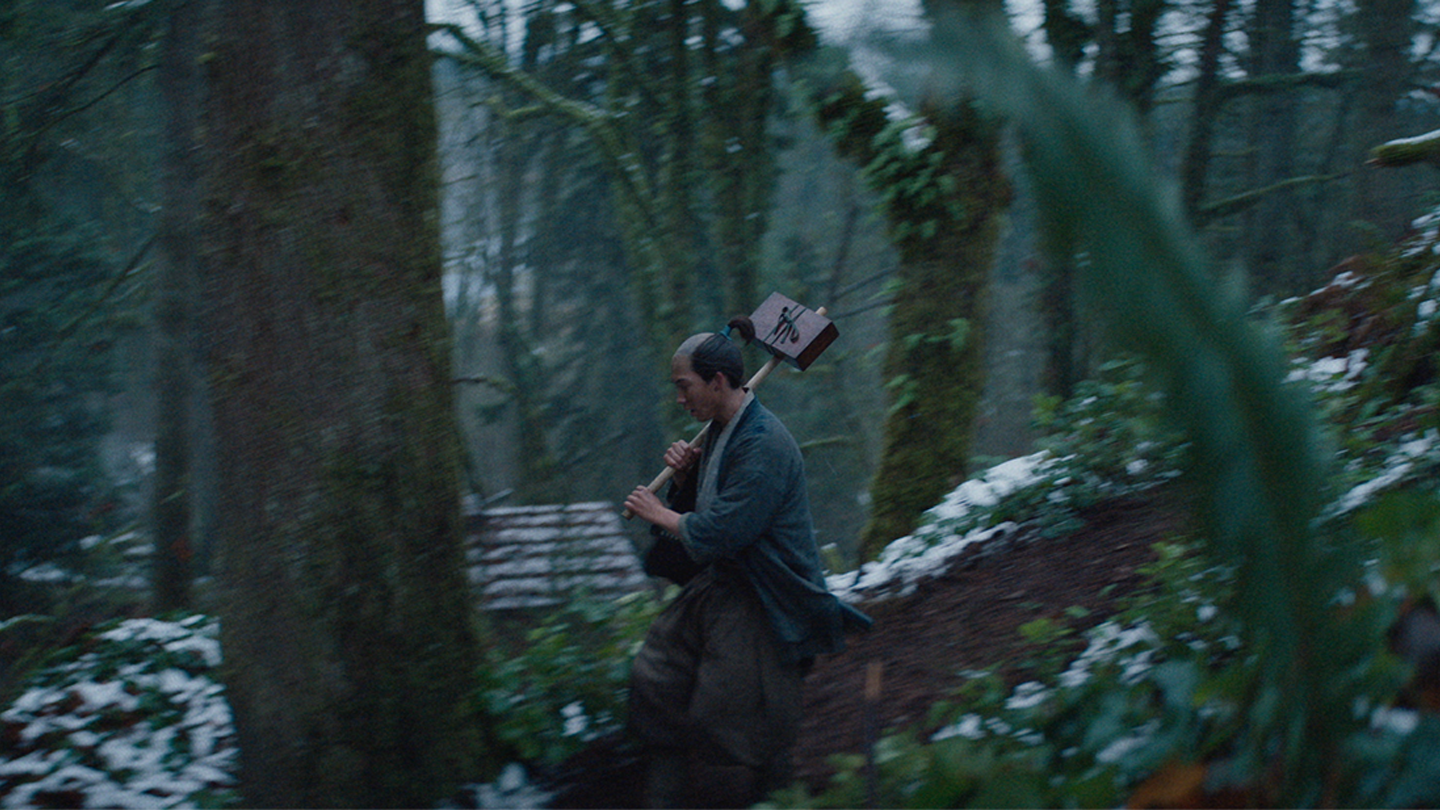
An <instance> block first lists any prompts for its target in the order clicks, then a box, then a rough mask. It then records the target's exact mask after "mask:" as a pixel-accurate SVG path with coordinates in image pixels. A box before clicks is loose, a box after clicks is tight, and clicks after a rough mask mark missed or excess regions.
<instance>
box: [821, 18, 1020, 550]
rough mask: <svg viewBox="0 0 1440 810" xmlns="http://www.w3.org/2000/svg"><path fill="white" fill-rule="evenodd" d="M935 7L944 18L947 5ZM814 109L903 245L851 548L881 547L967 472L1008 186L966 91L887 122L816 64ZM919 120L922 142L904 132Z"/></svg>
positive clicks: (882, 112)
mask: <svg viewBox="0 0 1440 810" xmlns="http://www.w3.org/2000/svg"><path fill="white" fill-rule="evenodd" d="M936 5H938V6H940V7H941V9H940V10H939V12H938V13H937V11H936V10H935V9H931V10H930V11H931V14H932V16H935V17H936V18H937V19H938V21H939V24H942V25H943V24H948V22H949V19H950V17H949V15H948V13H946V10H945V9H944V4H943V3H941V4H936ZM810 72H811V73H812V74H813V75H814V78H813V79H812V80H813V81H814V82H815V83H816V86H817V89H816V91H815V95H816V98H817V100H818V102H819V103H818V106H817V116H818V118H819V121H820V123H821V125H822V126H823V127H824V128H826V130H827V131H829V132H831V133H832V134H833V136H834V138H835V141H836V148H837V149H838V150H839V151H840V153H841V154H843V155H846V156H847V157H849V158H850V159H852V160H854V161H856V162H857V163H859V164H861V165H863V166H864V167H865V171H866V174H867V177H868V179H869V181H870V183H871V186H872V188H873V189H874V190H875V191H876V193H877V194H878V195H879V196H880V198H881V200H882V206H883V209H884V213H885V216H886V219H887V220H888V222H889V224H890V231H891V237H892V239H893V240H894V242H895V244H896V246H897V247H898V249H899V251H900V268H899V270H898V272H897V276H898V278H897V279H896V282H895V284H894V286H893V289H894V295H893V299H892V303H891V314H890V340H889V344H888V346H887V352H886V360H885V374H886V377H887V382H886V387H887V388H889V389H890V411H889V414H888V416H887V419H886V423H885V431H884V448H883V450H882V452H881V458H880V464H879V468H878V470H877V471H876V473H875V477H874V481H873V483H872V485H871V490H870V494H871V515H870V522H869V524H868V525H867V526H866V527H865V530H864V532H863V533H862V535H861V540H860V549H859V555H860V558H861V559H868V558H871V557H874V556H875V555H877V554H878V553H879V552H880V550H881V549H883V548H884V546H885V545H886V544H887V543H889V542H890V541H891V540H894V539H895V538H897V537H900V536H902V535H905V534H907V533H909V532H910V530H911V529H913V528H914V526H915V523H916V521H917V520H918V519H919V517H920V514H921V513H922V512H923V511H924V510H925V509H928V508H929V507H931V506H933V505H934V504H935V503H936V502H937V501H938V500H939V499H940V497H941V496H943V495H944V493H945V492H946V491H948V490H949V489H951V488H953V487H954V486H955V485H956V484H957V483H959V482H960V481H962V480H964V476H965V475H966V473H967V472H968V466H969V463H970V454H971V439H972V435H973V428H974V417H975V413H976V408H977V405H978V402H979V399H980V393H981V391H982V389H983V387H984V380H985V367H984V357H985V353H984V342H983V340H984V333H985V327H986V311H985V310H986V303H987V300H986V299H987V295H988V284H987V280H988V275H989V271H990V266H991V264H992V263H993V261H994V255H995V249H996V246H997V244H998V241H999V234H1000V229H999V214H1000V212H1001V211H1002V210H1003V209H1004V206H1005V205H1006V204H1007V203H1008V201H1009V195H1010V186H1009V183H1008V182H1007V181H1006V179H1005V177H1004V175H1003V172H1002V171H1001V167H1000V163H1001V159H1000V158H1001V155H1000V148H999V125H998V122H997V121H995V120H994V119H993V118H990V117H988V116H986V114H985V113H984V112H983V111H981V110H980V109H978V108H976V107H975V106H974V105H973V104H971V103H970V102H969V101H968V100H966V99H963V98H962V99H960V100H951V99H946V100H945V101H944V102H943V103H942V102H940V101H939V100H938V97H935V96H928V95H927V96H926V97H925V98H923V99H922V103H924V104H925V107H924V108H923V109H922V111H921V116H920V120H919V121H899V122H891V121H890V120H889V117H888V115H887V112H886V107H887V104H888V102H887V100H886V99H884V98H874V97H867V90H866V88H865V86H864V84H863V83H862V82H861V81H860V80H859V78H858V77H857V76H856V75H855V74H854V73H851V72H849V71H848V70H838V71H837V70H834V69H833V68H831V69H830V70H828V71H825V70H824V69H823V68H821V69H819V70H818V71H817V70H816V69H815V68H812V69H811V71H810ZM922 123H923V127H924V130H925V132H926V134H927V136H928V137H927V139H926V142H925V143H924V144H923V146H920V147H919V148H913V147H912V146H911V145H910V144H909V143H907V141H906V140H905V138H904V132H905V130H906V129H907V128H909V127H911V126H920V125H921V124H922Z"/></svg>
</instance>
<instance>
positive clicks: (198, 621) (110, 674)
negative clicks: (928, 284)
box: [0, 354, 1440, 808]
mask: <svg viewBox="0 0 1440 810" xmlns="http://www.w3.org/2000/svg"><path fill="white" fill-rule="evenodd" d="M1365 360H1366V358H1365V356H1364V355H1363V354H1357V355H1351V356H1349V357H1346V358H1338V359H1328V360H1321V361H1319V362H1317V363H1314V364H1312V365H1309V366H1305V367H1299V368H1297V369H1296V370H1295V371H1294V372H1293V373H1292V375H1291V377H1292V379H1295V380H1303V381H1305V382H1306V383H1308V384H1309V385H1311V386H1314V387H1315V388H1316V389H1317V390H1322V391H1323V390H1332V391H1333V390H1337V389H1340V388H1343V387H1344V386H1345V385H1347V384H1348V383H1350V382H1352V381H1353V378H1354V376H1355V375H1356V374H1358V373H1359V370H1360V368H1362V367H1363V365H1364V363H1365ZM1056 464H1057V461H1056V459H1055V458H1054V457H1053V456H1051V455H1050V454H1049V453H1047V452H1039V453H1034V454H1031V455H1028V456H1023V457H1020V458H1015V459H1011V460H1009V461H1006V462H1004V463H1002V464H999V465H996V466H995V467H992V468H990V469H989V470H986V471H985V472H984V473H982V474H981V475H979V476H978V477H976V478H974V479H972V480H969V481H966V482H965V483H963V484H961V485H960V486H959V487H956V488H955V489H954V490H953V491H952V492H950V493H949V494H948V495H947V496H946V497H945V499H944V500H943V501H942V502H941V503H939V504H937V505H936V506H935V507H933V508H932V509H930V510H929V511H927V512H926V514H925V516H924V517H923V519H922V521H921V526H920V528H918V529H917V530H916V531H915V532H914V533H913V534H911V535H909V536H906V537H902V538H900V539H898V540H896V541H894V542H893V543H891V544H890V545H889V546H888V547H886V549H885V550H884V551H883V552H882V554H881V556H880V558H879V559H877V560H875V561H873V562H869V563H866V564H864V565H863V566H861V567H860V569H859V570H857V571H853V572H846V573H840V574H833V575H831V576H829V577H828V579H827V584H828V585H829V587H830V589H831V590H832V591H833V592H834V593H835V594H836V595H837V596H839V597H840V598H841V599H844V600H847V601H850V602H856V601H860V600H862V599H878V598H886V597H893V596H897V595H903V594H906V593H910V592H912V591H913V590H914V588H915V586H916V584H917V583H918V582H919V581H920V580H922V579H924V578H925V577H928V576H933V575H936V574H939V573H942V572H943V571H944V570H945V568H946V566H947V565H948V564H949V562H950V560H952V559H953V558H954V557H955V556H956V555H958V554H960V553H961V552H963V551H964V550H966V549H967V548H969V547H970V546H972V545H974V544H984V543H991V542H996V541H1002V542H1003V540H1004V539H1005V538H1006V537H1007V536H1008V535H1009V534H1011V533H1013V532H1014V531H1015V530H1016V529H1017V528H1018V525H1017V524H1015V523H1013V522H1010V521H998V522H997V521H991V520H990V515H991V513H992V510H993V508H994V507H995V506H996V505H998V504H1000V502H1001V501H1002V500H1004V499H1005V498H1007V497H1010V496H1012V495H1014V494H1015V493H1017V492H1020V491H1021V490H1024V489H1026V488H1028V487H1036V486H1043V487H1057V486H1058V485H1060V484H1063V480H1062V481H1056V480H1055V475H1056ZM1437 464H1440V434H1437V432H1436V431H1435V430H1434V429H1430V430H1428V431H1427V432H1425V433H1424V434H1423V435H1418V436H1410V437H1406V438H1405V439H1404V440H1403V441H1401V442H1398V443H1397V444H1396V446H1395V447H1394V448H1393V450H1392V452H1391V453H1390V455H1389V456H1388V458H1387V459H1386V461H1385V462H1384V463H1383V464H1382V465H1381V466H1380V468H1379V470H1378V471H1377V472H1376V474H1374V475H1373V477H1371V478H1370V480H1368V481H1367V482H1365V483H1363V484H1361V485H1359V486H1357V487H1355V488H1353V489H1352V490H1351V491H1349V492H1347V493H1345V494H1344V495H1343V496H1342V497H1341V498H1340V499H1339V501H1338V502H1337V503H1336V504H1334V505H1332V510H1333V511H1335V512H1348V511H1351V510H1353V509H1356V508H1358V507H1360V506H1362V505H1363V504H1365V503H1367V502H1369V501H1371V500H1373V499H1374V498H1375V497H1376V496H1377V495H1378V494H1379V493H1380V492H1382V491H1384V490H1386V489H1388V488H1390V487H1392V486H1394V485H1396V484H1398V483H1400V482H1401V481H1403V480H1406V479H1409V478H1413V477H1414V476H1416V475H1421V474H1428V473H1426V471H1427V470H1433V468H1434V467H1435V466H1437ZM1052 494H1055V493H1052ZM1213 613H1214V609H1213V607H1210V608H1209V609H1208V611H1207V606H1201V608H1200V611H1198V613H1197V618H1198V619H1199V620H1200V621H1202V622H1204V621H1206V620H1207V619H1208V617H1209V616H1210V615H1213ZM217 630H218V622H217V621H215V620H214V619H211V618H209V617H205V616H193V617H190V618H188V619H184V620H182V621H178V622H166V621H160V620H155V619H131V620H127V621H124V622H121V623H119V624H117V625H116V626H114V627H112V628H110V629H108V630H105V631H103V632H101V633H99V634H98V635H97V636H96V637H95V641H94V646H93V647H92V648H91V649H90V650H89V651H87V652H86V653H84V654H83V655H82V656H81V657H80V658H79V660H77V661H74V662H72V663H69V664H64V665H60V666H58V667H56V668H53V669H51V670H47V671H46V672H44V673H42V675H41V676H40V677H39V678H38V679H37V681H36V683H35V685H34V686H33V688H31V689H30V690H29V691H27V692H25V693H23V694H22V695H21V696H20V697H19V698H18V699H17V700H16V701H15V702H14V703H13V704H12V705H11V706H10V707H9V708H8V709H7V710H5V711H4V712H3V713H0V740H4V741H5V742H4V748H3V749H0V807H28V806H35V805H40V804H47V805H55V804H60V803H67V804H71V805H74V806H85V807H114V808H184V807H198V806H213V805H215V804H218V803H223V802H224V801H225V797H226V796H233V794H232V793H230V791H233V789H234V786H235V784H236V779H235V766H236V757H237V751H236V747H235V738H234V729H233V726H232V724H231V717H230V709H229V705H228V704H227V703H226V701H225V697H224V693H223V689H222V687H221V686H220V685H219V684H218V683H216V682H215V681H214V680H213V679H212V677H211V672H212V670H213V669H214V668H215V667H217V666H218V665H219V664H220V661H221V651H220V646H219V642H218V640H217ZM1088 637H1089V641H1090V644H1089V647H1088V648H1087V649H1086V650H1085V651H1084V652H1083V653H1082V654H1081V655H1080V656H1079V658H1077V659H1076V660H1075V661H1074V662H1073V663H1072V664H1071V666H1070V668H1069V669H1068V670H1067V671H1066V672H1064V673H1063V674H1062V675H1061V676H1060V678H1059V679H1058V684H1057V685H1056V686H1054V687H1050V686H1045V685H1043V684H1040V683H1029V684H1021V685H1020V686H1019V687H1017V688H1016V689H1015V691H1014V692H1013V694H1012V695H1011V697H1010V699H1009V700H1008V701H1007V704H1006V708H1007V709H1008V710H1012V711H1021V710H1024V709H1026V708H1029V707H1033V706H1034V705H1037V704H1039V703H1041V702H1043V701H1045V700H1047V699H1049V698H1050V697H1051V696H1052V695H1053V694H1054V693H1055V690H1056V689H1068V688H1077V687H1079V686H1081V685H1082V684H1084V683H1085V681H1086V680H1088V678H1089V677H1090V672H1091V669H1092V668H1093V667H1095V666H1097V665H1100V664H1102V663H1108V664H1117V665H1118V666H1120V667H1121V671H1122V673H1123V677H1124V679H1125V680H1127V681H1131V682H1133V679H1137V678H1140V677H1143V676H1144V674H1145V673H1146V672H1147V671H1148V670H1149V668H1150V667H1151V666H1152V662H1153V655H1154V653H1153V648H1154V646H1155V644H1156V641H1157V640H1156V639H1155V635H1154V633H1153V632H1152V631H1150V630H1149V628H1147V627H1143V626H1140V627H1122V626H1119V625H1117V624H1114V623H1113V622H1105V623H1102V624H1100V625H1098V626H1097V627H1095V628H1092V630H1091V631H1089V634H1088ZM1376 723H1377V724H1383V725H1385V726H1387V727H1391V728H1395V727H1403V726H1404V725H1405V724H1406V723H1413V718H1411V717H1408V716H1406V715H1404V714H1403V713H1396V712H1395V711H1393V710H1391V711H1390V712H1389V713H1388V714H1385V715H1384V716H1383V717H1382V716H1381V715H1379V714H1377V715H1376ZM1027 733H1028V732H1026V731H1025V730H1020V731H1016V730H1014V729H1013V728H1012V727H1011V726H1010V725H1009V724H1008V723H1006V722H1005V721H1004V720H1003V719H1001V718H997V717H990V718H982V717H980V716H978V715H966V716H964V717H962V718H960V720H959V721H957V722H956V723H955V724H954V725H953V726H951V727H948V728H946V729H943V730H941V731H940V732H939V733H938V734H937V735H936V739H944V738H945V737H949V736H965V737H971V738H978V737H982V736H985V735H986V734H1005V735H1016V736H1018V737H1020V738H1021V739H1024V738H1025V735H1026V734H1027ZM1148 733H1153V730H1152V731H1151V732H1148ZM1146 739H1147V732H1146V730H1145V729H1137V730H1135V733H1134V734H1133V735H1131V737H1127V738H1125V739H1123V740H1119V741H1117V743H1116V744H1117V745H1142V744H1144V741H1145V740H1146ZM1115 755H1116V756H1118V753H1116V754H1115ZM468 792H469V793H470V794H471V796H470V798H471V800H472V801H473V802H474V803H475V804H476V805H477V806H480V807H539V806H543V805H544V803H545V801H546V797H545V795H544V794H543V793H541V792H539V791H538V790H537V789H536V788H535V787H534V786H533V785H531V784H530V783H529V781H528V779H527V778H526V775H525V772H524V770H523V768H521V767H520V766H519V765H513V766H511V767H508V768H507V769H506V770H505V771H504V773H502V775H501V777H500V778H499V779H498V780H497V781H496V782H494V783H490V784H485V785H471V786H470V787H469V789H468Z"/></svg>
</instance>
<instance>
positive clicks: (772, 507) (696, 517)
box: [680, 397, 871, 660]
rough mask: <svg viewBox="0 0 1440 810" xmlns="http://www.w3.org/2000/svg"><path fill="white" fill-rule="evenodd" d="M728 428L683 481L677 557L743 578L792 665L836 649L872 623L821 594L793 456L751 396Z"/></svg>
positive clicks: (799, 465) (711, 440) (710, 440)
mask: <svg viewBox="0 0 1440 810" xmlns="http://www.w3.org/2000/svg"><path fill="white" fill-rule="evenodd" d="M727 428H728V429H727V430H725V431H723V432H721V433H720V434H719V435H716V434H715V432H714V431H712V434H711V435H710V436H709V437H707V441H706V444H705V451H704V453H703V454H702V455H701V460H700V462H699V465H697V469H696V470H694V471H692V475H691V480H690V481H689V482H687V483H689V484H690V488H691V489H692V490H695V492H696V495H697V498H698V504H697V505H696V507H695V508H696V511H692V512H687V513H685V514H684V515H683V516H682V517H681V520H680V535H681V536H680V540H681V542H682V543H683V545H684V548H685V551H686V552H688V554H689V556H690V558H691V559H692V560H693V561H694V562H695V563H696V564H697V565H698V566H701V567H703V566H706V565H710V564H712V563H716V562H720V561H727V562H728V563H733V565H734V566H735V567H737V568H738V569H739V570H740V572H741V573H743V575H744V577H745V579H746V580H748V581H749V582H750V584H751V585H752V586H753V587H754V588H755V592H756V594H757V595H758V596H759V597H760V602H761V604H762V605H763V606H764V608H765V613H766V615H767V616H768V617H769V619H770V624H771V626H772V627H773V628H774V630H775V632H776V634H777V635H778V637H779V639H780V641H781V643H782V644H783V645H784V646H785V648H786V649H787V650H788V651H789V653H790V656H791V657H792V659H793V660H805V659H810V658H814V657H815V656H816V655H820V654H827V653H834V652H838V651H840V650H842V649H844V646H845V638H844V637H845V633H846V632H847V631H850V630H856V629H863V628H868V627H869V626H870V623H871V620H870V618H869V617H868V616H866V615H865V614H863V613H861V612H860V611H858V610H855V609H854V608H852V607H850V606H849V605H846V604H845V603H843V602H841V601H840V600H839V599H837V598H836V597H835V595H834V594H832V593H830V592H829V590H827V589H826V587H825V577H824V572H823V569H822V567H821V564H820V553H819V549H818V548H817V547H816V544H815V529H814V526H813V523H812V521H811V517H810V500H809V496H808V495H807V493H806V486H805V462H804V460H803V458H802V457H801V455H800V447H799V446H798V445H797V444H796V443H795V439H794V438H793V437H792V436H791V435H790V431H789V430H787V429H786V428H785V425H784V424H782V423H781V422H780V420H779V419H778V418H776V416H775V414H773V413H771V412H770V410H769V409H767V408H766V407H765V406H764V405H761V404H760V402H759V401H758V400H755V399H754V398H753V397H751V398H750V399H749V400H748V402H747V404H746V405H745V407H744V409H743V410H742V411H741V412H740V413H739V414H738V415H737V416H736V417H735V419H734V420H733V425H730V426H727ZM717 445H719V446H718V448H717ZM717 449H718V451H719V457H718V463H717V462H716V461H715V460H714V459H712V456H713V454H714V453H715V452H716V450H717ZM707 460H709V461H710V463H711V464H712V465H713V466H709V467H706V466H705V465H706V463H707ZM694 473H699V474H698V475H696V474H694ZM712 473H713V476H714V477H713V479H711V480H710V481H702V480H699V479H701V478H703V477H704V476H705V475H708V474H712ZM707 488H708V489H709V490H710V491H711V494H709V497H706V496H705V493H704V490H706V489H707Z"/></svg>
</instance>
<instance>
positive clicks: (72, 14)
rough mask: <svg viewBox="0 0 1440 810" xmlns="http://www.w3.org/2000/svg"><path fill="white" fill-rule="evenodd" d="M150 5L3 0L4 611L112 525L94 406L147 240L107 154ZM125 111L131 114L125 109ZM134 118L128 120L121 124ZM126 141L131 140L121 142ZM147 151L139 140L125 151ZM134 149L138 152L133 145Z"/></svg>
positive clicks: (109, 382)
mask: <svg viewBox="0 0 1440 810" xmlns="http://www.w3.org/2000/svg"><path fill="white" fill-rule="evenodd" d="M151 14H152V12H151V10H149V9H145V8H139V9H136V8H129V7H107V8H105V9H99V10H97V9H95V8H92V7H89V6H88V5H86V4H70V3H63V4H62V3H40V2H21V3H9V4H6V5H5V6H4V7H3V8H0V109H3V111H4V113H3V118H0V403H3V406H4V407H3V408H0V526H3V527H4V529H3V531H0V609H6V610H7V611H12V612H29V611H34V610H37V609H40V604H38V603H37V599H36V594H35V593H34V592H32V591H31V590H30V589H28V588H27V587H26V586H25V584H24V583H23V582H22V581H21V580H19V578H18V577H17V576H16V575H17V574H18V573H19V572H21V571H22V570H24V569H26V568H28V567H30V566H33V565H35V564H37V563H41V562H50V561H63V562H65V563H66V564H76V563H78V562H79V560H78V558H77V557H76V556H75V552H76V551H77V549H78V541H79V540H81V539H82V538H84V537H85V536H87V535H89V534H92V533H94V532H96V531H102V530H105V529H108V528H111V527H113V526H114V525H116V523H117V518H118V517H120V514H119V513H120V512H121V511H122V510H119V509H117V508H115V507H116V506H117V504H116V500H115V497H116V493H115V492H114V490H113V489H112V488H111V487H110V484H109V482H108V481H107V480H106V476H105V472H104V470H103V467H102V465H101V463H100V447H99V445H100V439H101V437H102V436H103V434H104V431H105V430H106V428H107V416H108V414H107V412H106V410H105V409H104V407H103V406H102V405H101V403H103V402H104V400H105V397H106V395H107V394H108V393H110V392H111V391H112V389H113V383H114V378H113V375H112V374H111V369H110V363H111V361H112V359H113V354H112V351H113V348H114V346H115V345H116V343H117V341H118V340H120V339H121V338H122V337H123V336H125V335H126V334H127V330H125V329H124V328H122V321H126V320H129V319H131V318H133V316H134V314H135V313H134V309H133V305H132V304H130V303H129V302H128V301H127V298H128V296H129V295H130V294H131V293H133V292H134V291H135V290H136V284H135V280H136V277H137V275H138V274H139V272H140V270H141V269H142V267H143V265H144V261H145V260H146V258H147V256H148V253H149V249H150V247H151V244H152V241H151V240H150V239H149V238H148V237H147V236H146V234H145V219H146V218H145V216H144V215H143V214H140V213H137V212H136V211H135V209H134V208H132V207H131V206H130V205H129V202H128V199H127V197H128V195H127V192H129V191H132V189H125V188H121V187H120V186H121V182H120V181H119V180H118V176H119V175H120V174H121V172H120V171H118V169H117V167H116V166H115V165H114V163H112V162H107V158H109V157H113V156H114V155H115V154H116V153H117V152H119V151H120V150H122V149H124V148H125V146H124V145H121V143H120V142H121V139H122V138H121V137H120V136H115V135H113V134H111V133H110V132H108V131H104V130H100V128H99V127H97V126H96V121H97V120H106V121H109V122H112V123H113V122H116V121H121V122H124V120H125V119H124V116H125V115H126V109H127V107H128V106H129V104H128V103H129V102H132V101H133V100H134V97H133V96H131V95H129V93H130V92H132V91H133V90H134V88H135V87H136V85H137V84H138V82H137V80H138V79H140V78H141V77H143V76H145V74H146V73H147V71H148V70H149V66H148V65H147V64H146V63H145V62H144V60H143V57H141V56H140V55H139V54H140V52H141V51H142V48H141V47H140V46H141V45H143V44H144V43H145V41H146V37H147V35H148V30H149V26H148V25H147V20H148V19H149V15H151ZM126 123H129V122H126ZM123 129H125V130H129V127H123ZM131 146H133V144H131ZM135 151H142V150H135ZM132 154H133V153H132Z"/></svg>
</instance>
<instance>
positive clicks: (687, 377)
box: [670, 355, 725, 422]
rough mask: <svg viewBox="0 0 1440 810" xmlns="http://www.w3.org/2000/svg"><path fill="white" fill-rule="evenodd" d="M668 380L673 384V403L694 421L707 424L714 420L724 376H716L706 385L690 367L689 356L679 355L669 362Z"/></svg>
mask: <svg viewBox="0 0 1440 810" xmlns="http://www.w3.org/2000/svg"><path fill="white" fill-rule="evenodd" d="M670 380H671V382H673V383H675V401H676V402H678V403H680V407H682V408H684V409H685V410H686V411H689V413H690V415H691V416H693V417H695V421H697V422H708V421H710V420H711V419H714V418H715V413H716V410H717V409H718V408H719V406H720V394H721V390H720V389H721V386H722V385H724V383H725V375H723V374H716V375H715V376H714V377H713V378H711V380H710V382H708V383H707V382H705V381H704V380H702V379H700V375H699V374H696V373H695V370H694V369H692V368H691V367H690V358H689V356H688V355H680V356H677V357H673V358H671V360H670Z"/></svg>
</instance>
